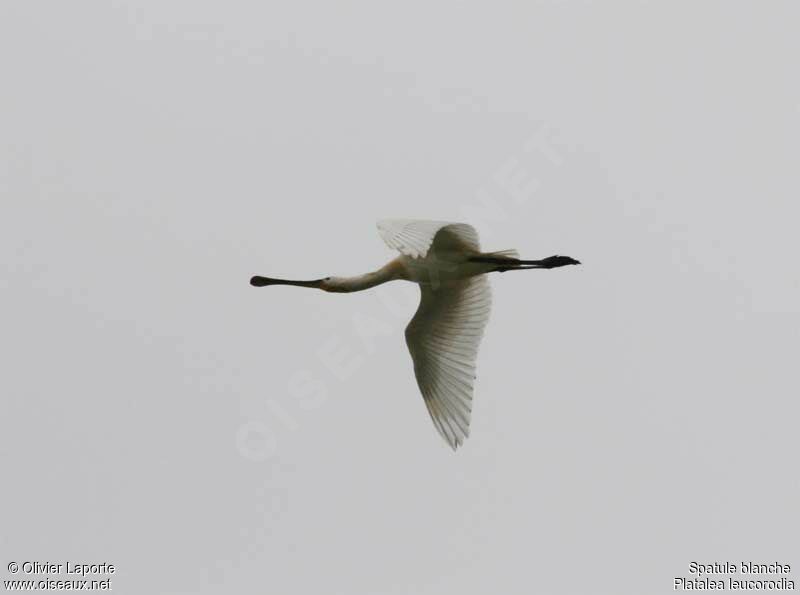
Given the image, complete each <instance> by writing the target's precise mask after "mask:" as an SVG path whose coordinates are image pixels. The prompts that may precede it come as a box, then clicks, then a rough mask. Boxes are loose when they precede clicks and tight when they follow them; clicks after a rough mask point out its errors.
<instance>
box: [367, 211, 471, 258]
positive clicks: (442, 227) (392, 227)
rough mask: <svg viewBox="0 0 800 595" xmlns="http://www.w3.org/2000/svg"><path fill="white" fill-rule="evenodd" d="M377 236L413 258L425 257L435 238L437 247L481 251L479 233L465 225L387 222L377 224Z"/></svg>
mask: <svg viewBox="0 0 800 595" xmlns="http://www.w3.org/2000/svg"><path fill="white" fill-rule="evenodd" d="M378 233H380V234H381V238H383V241H384V242H386V244H387V245H388V246H389V247H390V248H394V249H395V250H398V251H399V252H400V253H401V254H405V255H406V256H411V257H412V258H422V257H424V256H425V255H426V254H427V253H428V250H429V249H430V247H431V244H433V240H434V238H436V243H437V246H440V245H452V246H453V247H458V248H460V249H462V250H466V251H474V252H478V251H479V250H480V243H479V241H478V232H476V231H475V228H474V227H472V226H471V225H467V224H466V223H450V222H447V221H424V220H419V219H384V220H382V221H378ZM437 234H438V237H437Z"/></svg>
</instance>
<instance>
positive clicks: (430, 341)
mask: <svg viewBox="0 0 800 595" xmlns="http://www.w3.org/2000/svg"><path fill="white" fill-rule="evenodd" d="M378 231H379V233H380V235H381V238H383V241H384V242H386V244H387V245H388V246H389V247H390V248H393V249H395V250H397V251H398V252H400V256H399V257H398V258H396V259H394V260H392V261H391V262H389V263H388V264H386V265H385V266H383V267H381V268H380V269H378V270H377V271H374V272H372V273H366V274H364V275H359V276H357V277H326V278H324V279H317V280H314V281H288V280H285V279H272V278H269V277H260V276H256V277H253V278H252V279H251V280H250V282H251V284H252V285H255V286H259V287H261V286H265V285H295V286H301V287H314V288H317V289H323V290H325V291H330V292H337V293H346V292H352V291H361V290H364V289H369V288H370V287H374V286H376V285H379V284H381V283H385V282H387V281H393V280H405V281H412V282H414V283H417V284H419V286H420V291H421V298H420V304H419V308H417V312H416V314H414V317H413V318H412V319H411V322H410V323H409V324H408V327H407V328H406V333H405V336H406V344H407V345H408V350H409V352H410V353H411V359H412V361H413V363H414V374H415V376H416V378H417V384H418V386H419V390H420V392H421V393H422V397H423V399H424V401H425V405H426V406H427V408H428V412H429V413H430V416H431V419H432V420H433V424H434V426H436V429H437V430H438V432H439V434H441V436H442V438H444V439H445V441H446V442H447V443H448V444H449V445H450V446H451V447H452V448H453V449H454V450H455V449H457V448H458V447H459V446H461V445H462V444H463V443H464V440H466V438H467V436H469V428H470V420H471V416H472V395H473V387H474V381H475V361H476V359H477V356H478V347H479V345H480V342H481V338H482V337H483V331H484V328H485V327H486V323H487V322H488V321H489V311H490V309H491V301H492V297H491V291H490V289H489V280H488V278H487V276H486V273H489V272H492V271H500V272H502V271H508V270H522V269H533V268H537V269H542V268H544V269H550V268H555V267H559V266H563V265H566V264H578V261H576V260H574V259H572V258H569V257H566V256H551V257H549V258H546V259H544V260H520V259H519V257H518V255H517V253H516V251H514V250H504V251H501V252H488V253H484V252H481V251H480V242H479V240H478V233H477V232H476V231H475V229H474V228H473V227H472V226H471V225H467V224H466V223H451V222H446V221H422V220H415V219H386V220H382V221H379V222H378Z"/></svg>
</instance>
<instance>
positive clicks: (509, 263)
mask: <svg viewBox="0 0 800 595" xmlns="http://www.w3.org/2000/svg"><path fill="white" fill-rule="evenodd" d="M469 260H470V262H484V263H487V264H496V265H497V268H496V269H495V271H497V272H499V273H503V272H505V271H522V270H526V269H554V268H557V267H563V266H566V265H568V264H580V261H577V260H575V259H574V258H570V257H569V256H558V255H556V256H548V257H547V258H543V259H542V260H520V259H519V258H508V257H497V256H473V257H472V258H470V259H469Z"/></svg>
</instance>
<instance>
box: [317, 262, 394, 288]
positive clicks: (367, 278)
mask: <svg viewBox="0 0 800 595" xmlns="http://www.w3.org/2000/svg"><path fill="white" fill-rule="evenodd" d="M400 278H401V271H400V268H399V267H398V266H397V265H396V263H395V262H394V261H392V262H390V263H389V264H387V265H386V266H383V267H381V268H379V269H378V270H377V271H373V272H371V273H365V274H363V275H357V276H355V277H331V278H330V279H326V280H325V281H324V282H323V284H322V287H321V289H324V290H325V291H330V292H333V293H352V292H354V291H364V290H365V289H370V288H372V287H376V286H377V285H381V284H382V283H386V282H388V281H394V280H395V279H400Z"/></svg>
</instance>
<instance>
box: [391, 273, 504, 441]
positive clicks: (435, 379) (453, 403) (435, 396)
mask: <svg viewBox="0 0 800 595" xmlns="http://www.w3.org/2000/svg"><path fill="white" fill-rule="evenodd" d="M420 289H421V291H422V299H421V300H420V304H419V308H418V309H417V313H416V314H415V315H414V318H412V319H411V322H410V323H409V325H408V327H407V328H406V343H407V344H408V350H409V351H410V352H411V359H412V360H413V362H414V374H415V375H416V377H417V384H418V385H419V389H420V392H422V396H423V397H424V399H425V405H427V407H428V412H429V413H430V414H431V419H433V423H434V425H435V426H436V429H437V430H438V431H439V433H440V434H441V435H442V437H443V438H444V439H445V440H446V441H447V443H448V444H449V445H450V446H451V447H452V448H453V450H455V449H457V448H458V447H459V446H460V445H461V444H463V442H464V440H465V439H466V438H467V436H469V422H470V415H471V413H472V387H473V382H474V380H475V359H476V358H477V355H478V345H479V344H480V341H481V337H482V336H483V329H484V327H485V326H486V323H487V322H488V320H489V310H490V308H491V301H492V295H491V291H490V289H489V280H488V279H487V278H486V275H479V276H477V277H471V278H469V279H464V280H459V281H452V282H449V283H447V284H442V285H439V286H438V287H437V288H436V289H432V288H431V286H428V285H420Z"/></svg>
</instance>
